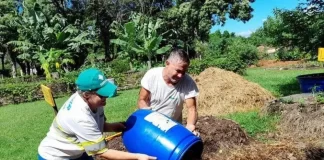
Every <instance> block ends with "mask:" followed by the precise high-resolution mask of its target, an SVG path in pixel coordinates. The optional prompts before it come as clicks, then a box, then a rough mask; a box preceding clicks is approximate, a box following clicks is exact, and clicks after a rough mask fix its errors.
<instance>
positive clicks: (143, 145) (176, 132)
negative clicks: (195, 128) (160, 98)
mask: <svg viewBox="0 0 324 160" xmlns="http://www.w3.org/2000/svg"><path fill="white" fill-rule="evenodd" d="M126 128H127V129H126V131H125V132H124V133H123V135H122V139H123V143H124V145H125V147H126V149H127V150H128V151H129V152H132V153H144V154H148V155H151V156H155V157H157V159H158V160H188V159H190V160H195V159H200V158H201V154H202V151H203V143H202V140H201V139H200V138H199V137H197V136H195V135H194V134H192V132H190V131H189V130H188V129H186V128H185V127H184V126H183V125H181V124H179V123H177V122H175V121H173V120H171V119H170V118H168V117H166V116H164V115H163V114H160V113H158V112H155V111H151V110H143V109H140V110H137V111H136V112H134V113H133V114H132V115H131V116H130V117H129V118H128V119H127V121H126ZM188 157H189V158H188Z"/></svg>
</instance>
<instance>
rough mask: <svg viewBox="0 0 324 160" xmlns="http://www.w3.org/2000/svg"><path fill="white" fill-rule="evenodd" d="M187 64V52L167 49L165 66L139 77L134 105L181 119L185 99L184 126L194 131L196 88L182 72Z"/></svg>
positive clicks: (184, 71) (188, 62) (190, 79)
mask: <svg viewBox="0 0 324 160" xmlns="http://www.w3.org/2000/svg"><path fill="white" fill-rule="evenodd" d="M189 64H190V61H189V57H188V55H187V53H186V52H185V51H184V50H182V49H176V50H173V51H172V52H171V53H170V56H169V58H168V59H167V60H166V62H165V67H158V68H153V69H150V70H149V71H147V73H146V74H145V75H144V77H143V79H142V80H141V85H142V88H141V90H140V94H139V99H138V107H139V108H140V109H152V110H154V111H157V112H159V113H162V114H164V115H166V116H168V117H170V118H171V119H173V120H175V121H177V122H179V123H182V110H183V103H184V102H185V103H186V106H187V107H188V117H187V124H186V128H187V129H189V130H190V131H192V132H194V133H195V134H196V133H197V132H195V129H196V127H195V124H196V121H197V109H196V96H198V88H197V85H196V83H195V82H194V80H192V78H191V77H190V76H188V75H187V74H186V72H187V70H188V67H189Z"/></svg>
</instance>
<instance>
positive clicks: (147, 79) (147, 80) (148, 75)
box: [141, 69, 153, 91]
mask: <svg viewBox="0 0 324 160" xmlns="http://www.w3.org/2000/svg"><path fill="white" fill-rule="evenodd" d="M152 74H153V71H152V69H150V70H148V71H147V72H146V73H145V75H144V77H143V78H142V80H141V86H142V87H143V88H145V89H146V90H148V91H150V85H149V84H150V82H151V80H152V76H153V75H152Z"/></svg>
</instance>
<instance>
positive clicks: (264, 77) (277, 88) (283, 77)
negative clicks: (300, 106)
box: [244, 68, 324, 97]
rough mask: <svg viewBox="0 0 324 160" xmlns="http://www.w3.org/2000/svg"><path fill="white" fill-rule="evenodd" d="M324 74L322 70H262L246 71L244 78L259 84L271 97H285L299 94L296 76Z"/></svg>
mask: <svg viewBox="0 0 324 160" xmlns="http://www.w3.org/2000/svg"><path fill="white" fill-rule="evenodd" d="M320 72H324V68H323V69H314V70H265V69H262V68H253V69H252V68H251V69H248V70H247V72H246V75H244V77H245V78H246V79H247V80H249V81H251V82H255V83H258V84H260V85H261V86H262V87H263V88H265V89H267V90H268V91H270V92H271V93H272V94H273V95H275V96H277V97H279V96H287V95H291V94H297V93H300V89H299V84H298V81H297V79H296V76H298V75H303V74H310V73H320Z"/></svg>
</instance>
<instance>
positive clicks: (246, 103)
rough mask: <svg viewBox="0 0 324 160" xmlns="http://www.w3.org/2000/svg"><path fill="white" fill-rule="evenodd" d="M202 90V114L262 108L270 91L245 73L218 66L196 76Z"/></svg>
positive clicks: (200, 94)
mask: <svg viewBox="0 0 324 160" xmlns="http://www.w3.org/2000/svg"><path fill="white" fill-rule="evenodd" d="M194 80H195V81H196V83H197V86H198V89H199V96H198V111H199V114H200V115H214V116H215V115H224V114H228V113H233V112H241V111H248V110H252V109H255V108H261V107H263V106H264V105H265V104H266V103H267V102H268V101H270V100H273V99H274V97H273V96H272V95H271V93H270V92H269V91H267V90H265V89H264V88H262V87H261V86H259V85H258V84H256V83H253V82H249V81H247V80H245V79H244V78H243V77H242V76H240V75H238V74H236V73H233V72H230V71H225V70H222V69H219V68H213V67H211V68H207V69H206V70H205V71H203V72H201V73H200V74H199V75H198V76H196V77H194Z"/></svg>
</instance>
